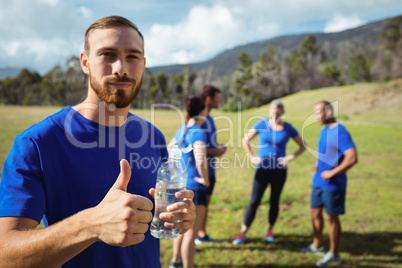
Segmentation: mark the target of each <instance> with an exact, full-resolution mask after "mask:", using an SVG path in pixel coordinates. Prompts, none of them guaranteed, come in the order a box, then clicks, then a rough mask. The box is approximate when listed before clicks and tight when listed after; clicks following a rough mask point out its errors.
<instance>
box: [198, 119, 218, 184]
mask: <svg viewBox="0 0 402 268" xmlns="http://www.w3.org/2000/svg"><path fill="white" fill-rule="evenodd" d="M201 128H202V129H203V130H204V131H205V133H206V134H207V149H215V148H217V147H218V144H217V143H216V135H217V133H216V127H215V123H214V119H213V118H212V117H211V116H210V115H208V116H207V118H206V120H205V122H204V124H202V126H201ZM207 160H208V175H209V176H214V175H215V156H212V155H208V157H207Z"/></svg>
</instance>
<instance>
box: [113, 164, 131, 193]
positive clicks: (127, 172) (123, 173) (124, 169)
mask: <svg viewBox="0 0 402 268" xmlns="http://www.w3.org/2000/svg"><path fill="white" fill-rule="evenodd" d="M130 178H131V168H130V165H129V164H128V162H127V160H126V159H122V160H121V161H120V174H119V177H117V180H116V182H115V183H114V185H113V186H112V189H119V190H122V191H125V192H127V185H128V182H129V181H130Z"/></svg>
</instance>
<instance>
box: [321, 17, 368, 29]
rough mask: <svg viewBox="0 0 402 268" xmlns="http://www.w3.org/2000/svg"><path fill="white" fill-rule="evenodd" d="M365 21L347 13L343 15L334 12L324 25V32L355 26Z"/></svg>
mask: <svg viewBox="0 0 402 268" xmlns="http://www.w3.org/2000/svg"><path fill="white" fill-rule="evenodd" d="M365 23H366V21H364V20H362V19H360V18H359V16H357V15H356V14H354V15H349V16H344V15H341V14H336V15H335V16H334V17H333V18H332V19H331V20H330V21H329V22H328V23H327V24H326V25H325V27H324V32H325V33H333V32H340V31H344V30H347V29H351V28H355V27H358V26H361V25H363V24H365Z"/></svg>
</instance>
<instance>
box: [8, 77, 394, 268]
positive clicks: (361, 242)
mask: <svg viewBox="0 0 402 268" xmlns="http://www.w3.org/2000/svg"><path fill="white" fill-rule="evenodd" d="M401 84H402V82H401V81H393V82H390V83H387V84H361V85H356V86H348V87H342V88H326V89H320V90H314V91H304V92H300V93H297V94H294V95H291V96H288V97H286V98H283V100H284V103H285V105H286V107H285V108H286V115H287V119H286V120H287V121H288V122H290V123H292V124H293V125H294V126H295V127H296V128H297V129H298V130H299V132H300V134H302V135H303V138H304V139H305V141H306V143H307V144H308V146H309V147H310V148H311V149H312V150H315V148H316V142H317V138H318V133H319V129H320V127H319V126H318V125H317V124H314V123H312V121H311V122H310V121H309V120H310V119H309V118H310V116H311V115H312V107H313V105H314V103H315V102H316V101H318V100H321V99H328V100H330V101H338V105H339V107H338V111H339V118H340V119H347V120H343V121H342V123H344V124H345V125H346V127H347V128H348V129H349V131H350V133H351V134H352V137H353V140H354V141H355V143H356V145H357V150H358V156H359V163H358V164H357V165H356V166H355V167H353V168H352V169H351V170H350V171H349V173H348V177H349V181H348V191H347V201H346V215H344V216H342V217H341V220H342V229H343V235H342V238H341V247H340V251H341V257H342V260H343V263H344V267H401V266H402V227H401V225H400V224H401V222H402V194H401V190H402V182H401V178H402V176H401V174H402V165H401V162H402V141H401V138H402V118H401V116H400V114H401V112H402V107H400V106H401V105H400V103H401V102H399V101H398V100H401V97H402V85H401ZM395 88H396V89H395ZM390 92H391V93H390ZM57 110H59V108H58V107H13V106H11V107H10V106H0V165H3V163H4V160H5V157H6V156H7V153H8V151H9V149H10V148H11V145H12V142H13V139H14V138H15V135H16V134H17V133H19V132H21V131H23V130H24V129H25V128H27V127H28V126H30V125H32V124H33V123H35V122H38V121H40V120H42V119H43V118H45V117H46V116H47V115H50V114H52V113H53V112H55V111H57ZM132 112H134V113H136V114H138V115H140V116H142V117H144V118H146V119H147V120H150V121H151V122H153V123H154V124H155V125H156V126H158V127H159V128H160V129H161V130H162V132H163V133H164V134H165V136H166V139H167V141H169V140H170V139H171V138H172V137H173V135H174V133H175V131H176V129H177V128H178V127H179V125H180V114H178V113H177V112H175V111H151V110H142V111H139V110H138V111H132ZM267 114H268V106H263V107H259V108H256V109H251V110H248V111H244V112H242V113H224V112H221V111H213V113H212V115H213V116H214V117H215V120H216V124H217V127H218V129H219V131H220V132H219V134H218V141H219V142H220V143H225V144H227V145H228V150H227V152H226V154H225V155H224V157H222V158H221V159H220V163H219V167H218V169H217V183H216V187H215V191H214V195H213V198H212V203H211V207H210V218H209V223H208V231H209V233H210V234H211V235H212V236H213V237H214V238H215V239H219V240H222V244H221V245H203V246H198V247H197V249H198V251H199V252H200V254H199V256H197V257H196V263H197V264H198V265H199V267H312V266H313V265H314V263H315V262H316V261H317V260H318V259H319V257H318V256H315V255H308V254H304V253H300V252H299V249H300V248H301V247H304V246H306V245H308V244H309V243H310V242H311V238H312V234H311V222H310V215H309V198H310V197H309V195H310V187H311V182H310V181H311V177H312V175H313V174H312V173H311V171H310V168H311V166H312V165H313V163H314V161H315V160H314V157H313V156H312V155H311V154H310V153H308V152H305V153H304V154H303V155H301V156H300V157H299V158H298V159H296V160H295V161H294V162H292V163H291V164H290V166H289V172H288V180H287V182H286V185H285V188H284V190H283V193H282V197H281V207H280V215H279V218H278V221H277V223H276V226H275V234H276V236H275V238H276V241H275V243H274V244H268V243H267V242H265V240H264V232H265V231H266V227H267V213H268V209H269V205H268V194H267V193H266V195H265V196H264V198H263V202H262V204H261V206H260V207H259V210H258V212H257V216H256V219H255V221H254V222H253V225H252V226H251V229H250V231H249V234H248V237H249V241H248V242H247V243H246V244H244V245H240V246H234V245H232V244H231V241H232V240H233V239H234V238H235V236H236V235H237V234H238V232H239V229H240V225H241V224H242V221H243V216H244V213H245V209H246V207H247V205H248V201H249V198H250V193H251V185H252V179H253V175H254V168H253V166H252V165H251V164H250V162H249V161H248V160H247V159H245V156H244V150H243V149H242V148H241V136H242V135H243V134H244V132H245V131H246V130H247V129H248V128H250V127H251V126H252V124H253V123H254V122H255V121H256V120H258V118H261V117H262V116H267ZM172 118H173V119H172ZM295 150H296V144H295V143H294V142H292V141H291V142H290V143H289V145H288V148H287V151H288V152H289V153H291V152H293V151H295ZM324 242H325V247H326V248H328V224H327V225H326V226H325V241H324ZM171 248H172V241H162V242H161V260H162V266H163V267H167V266H168V262H169V259H170V258H171V252H172V251H171Z"/></svg>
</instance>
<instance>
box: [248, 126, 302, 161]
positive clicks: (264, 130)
mask: <svg viewBox="0 0 402 268" xmlns="http://www.w3.org/2000/svg"><path fill="white" fill-rule="evenodd" d="M269 120H270V119H269V118H264V119H261V120H260V121H258V122H257V123H255V124H254V125H253V128H254V129H255V130H256V131H257V133H258V140H259V142H258V156H259V157H261V159H262V161H261V163H260V164H258V165H257V168H262V169H279V168H283V167H282V166H281V165H279V163H278V158H279V157H283V156H286V144H287V143H288V141H289V138H296V137H297V136H299V133H298V132H297V130H296V129H295V128H294V127H293V126H292V125H291V124H289V123H286V122H285V124H284V128H283V130H279V131H276V130H273V129H272V128H271V127H270V125H269Z"/></svg>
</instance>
